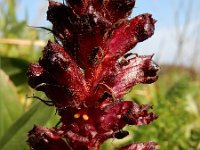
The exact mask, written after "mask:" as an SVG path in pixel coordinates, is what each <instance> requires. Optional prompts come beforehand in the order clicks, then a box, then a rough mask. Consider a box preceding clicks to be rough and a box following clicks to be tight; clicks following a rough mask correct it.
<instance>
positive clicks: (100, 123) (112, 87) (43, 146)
mask: <svg viewBox="0 0 200 150" xmlns="http://www.w3.org/2000/svg"><path fill="white" fill-rule="evenodd" d="M134 5H135V0H66V1H65V3H64V2H63V3H59V2H54V1H52V0H49V8H48V11H47V19H48V20H49V21H50V22H51V23H52V24H53V27H52V30H50V31H51V32H52V33H53V35H54V37H55V41H54V42H52V41H49V42H48V44H47V45H46V46H45V47H44V50H43V57H42V58H41V59H40V60H39V63H38V64H30V66H29V70H28V72H27V78H28V83H29V85H30V86H31V87H32V88H34V89H35V90H38V91H43V92H44V93H45V94H46V96H47V97H48V98H49V101H43V102H45V103H46V104H48V105H52V106H55V107H56V109H57V111H58V114H59V115H60V122H61V123H60V126H56V127H54V128H52V129H47V128H43V127H40V126H34V128H33V129H32V130H31V131H30V132H29V134H28V143H29V145H30V147H31V150H68V149H73V150H98V149H99V148H100V145H101V144H102V143H103V142H104V141H105V140H107V139H108V138H117V139H122V138H124V137H126V136H127V135H128V134H129V133H128V131H125V130H123V127H124V126H125V125H146V124H149V123H151V122H152V121H153V120H155V119H156V118H157V115H155V114H154V113H152V112H148V110H149V109H151V108H152V106H150V105H138V104H136V103H134V102H133V101H131V100H127V101H124V100H123V99H122V96H123V95H124V94H126V93H127V91H128V90H129V89H130V88H131V87H132V86H134V85H136V84H139V83H146V84H150V83H153V82H154V81H156V80H157V78H158V76H157V72H158V70H159V67H158V65H157V64H155V63H154V62H153V60H152V55H147V56H140V55H137V54H132V53H128V52H129V51H130V50H131V49H132V48H134V47H135V46H136V44H137V43H139V42H142V41H144V40H146V39H147V38H149V37H151V36H152V35H153V33H154V24H155V22H156V21H155V20H154V19H153V18H152V15H151V14H148V13H146V14H141V15H138V16H136V17H135V18H133V19H128V16H129V15H130V14H131V10H132V8H133V7H134ZM155 146H156V143H154V142H146V143H136V144H131V145H128V146H126V147H123V148H121V149H123V150H153V149H155Z"/></svg>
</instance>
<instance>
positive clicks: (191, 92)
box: [0, 0, 200, 150]
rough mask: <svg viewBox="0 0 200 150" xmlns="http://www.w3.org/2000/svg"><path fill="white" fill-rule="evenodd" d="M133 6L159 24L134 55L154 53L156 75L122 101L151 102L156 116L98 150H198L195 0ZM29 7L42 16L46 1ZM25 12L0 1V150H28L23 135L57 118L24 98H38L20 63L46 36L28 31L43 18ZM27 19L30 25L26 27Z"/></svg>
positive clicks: (34, 56)
mask: <svg viewBox="0 0 200 150" xmlns="http://www.w3.org/2000/svg"><path fill="white" fill-rule="evenodd" d="M138 1H139V2H138V3H136V4H137V5H136V6H138V7H136V12H135V13H133V16H134V15H136V14H137V13H140V11H141V12H146V11H148V12H150V13H151V11H153V12H152V13H154V14H155V16H156V17H157V18H156V19H158V20H159V22H160V23H158V31H156V34H155V38H152V39H149V40H147V41H145V42H144V44H143V43H142V44H141V47H140V46H137V47H136V49H135V50H134V52H135V51H136V52H138V53H144V54H149V53H155V61H157V62H158V63H159V65H161V72H160V78H159V80H158V81H157V82H156V83H154V84H151V85H138V86H136V87H134V88H133V89H132V90H131V91H130V93H128V94H127V95H126V96H125V99H132V100H134V101H136V102H137V103H140V104H152V105H153V106H154V109H153V111H154V112H156V113H157V114H158V115H159V119H158V120H156V121H154V122H153V123H152V124H151V125H148V126H140V127H134V126H127V127H126V128H127V129H128V130H129V131H130V135H129V136H128V137H126V138H124V139H122V140H113V139H110V140H108V141H107V142H105V144H104V145H103V146H102V149H104V150H112V149H115V148H117V147H120V146H122V145H126V144H127V143H132V142H144V141H155V142H157V143H159V148H160V149H161V150H200V73H199V70H200V68H199V66H200V63H199V60H200V59H199V57H200V56H199V55H200V49H199V48H200V47H199V42H200V34H198V33H199V30H200V28H198V27H200V19H199V18H195V17H196V15H197V12H198V11H197V10H198V9H196V7H197V6H200V5H199V3H198V0H191V1H189V0H188V1H187V0H182V1H180V0H175V1H174V3H173V1H170V0H169V1H168V3H167V1H165V2H164V1H162V2H160V1H156V0H149V1H148V2H147V1H146V2H147V3H145V1H144V0H138ZM36 2H38V5H35V10H34V11H33V10H32V9H31V10H32V11H33V12H37V13H38V14H40V13H45V11H46V9H47V5H46V3H47V1H43V2H42V1H37V0H36V1H35V2H34V3H36ZM39 3H40V4H39ZM21 5H23V7H22V6H21ZM160 5H161V6H160ZM143 6H144V8H143ZM159 6H160V7H161V8H160V9H156V8H159ZM170 6H173V7H170ZM30 7H31V4H29V5H26V3H25V2H24V1H23V0H21V1H20V0H0V150H13V149H16V150H26V149H29V148H28V146H27V143H26V139H27V132H28V131H29V130H30V129H31V128H32V127H33V125H34V124H40V125H43V126H46V127H52V126H55V125H56V123H57V122H58V120H59V118H58V117H57V116H56V115H55V113H56V111H55V109H53V108H49V107H47V106H45V105H44V104H42V103H41V102H38V101H37V100H32V99H31V98H28V97H29V96H33V95H37V96H40V97H43V98H45V96H44V95H43V94H42V93H40V92H36V91H34V90H32V89H31V88H29V87H28V85H27V81H26V75H25V74H26V71H27V67H28V64H29V63H30V62H33V63H34V62H37V60H38V58H39V57H40V56H41V51H42V49H43V46H44V45H45V43H46V42H47V40H48V39H52V35H51V34H48V32H47V31H44V30H41V29H36V28H33V27H30V26H45V27H50V24H47V23H46V22H44V20H45V19H46V18H40V17H38V16H37V15H34V14H35V13H33V12H29V11H28V10H29V9H30ZM164 7H167V8H168V9H167V10H166V9H164ZM19 8H20V9H19ZM22 8H24V9H22ZM37 8H38V11H37ZM41 8H42V9H41ZM148 8H152V10H149V9H148ZM162 8H163V9H162ZM198 8H199V7H198ZM39 9H40V10H41V11H39ZM166 11H167V12H166ZM34 17H35V18H36V19H33V20H36V22H31V21H30V20H31V19H32V18H34ZM37 17H38V19H37ZM30 18H31V19H30ZM193 18H195V19H193ZM194 20H195V21H194ZM169 22H170V23H169ZM171 27H172V28H171ZM159 33H160V34H159ZM173 38H174V39H173ZM170 40H171V41H170ZM148 41H149V42H148ZM145 43H146V45H145ZM140 49H142V50H145V51H143V52H142V51H140ZM148 49H151V50H153V49H155V51H152V52H151V51H148ZM146 50H147V51H146Z"/></svg>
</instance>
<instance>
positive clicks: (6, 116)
mask: <svg viewBox="0 0 200 150" xmlns="http://www.w3.org/2000/svg"><path fill="white" fill-rule="evenodd" d="M0 86H1V87H0V114H1V117H0V137H1V136H2V135H3V134H4V132H5V131H6V130H7V129H8V127H9V126H10V125H11V124H12V123H13V122H14V121H15V120H16V119H17V118H18V117H19V116H20V115H21V114H22V112H23V107H22V105H21V104H20V102H19V101H18V99H19V97H18V95H17V91H16V87H15V86H14V85H13V83H12V82H11V81H10V79H9V77H8V75H6V74H5V72H3V70H1V69H0Z"/></svg>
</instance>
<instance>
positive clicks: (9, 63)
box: [0, 57, 29, 86]
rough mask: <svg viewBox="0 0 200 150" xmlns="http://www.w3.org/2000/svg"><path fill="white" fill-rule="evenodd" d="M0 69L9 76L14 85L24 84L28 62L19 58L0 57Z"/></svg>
mask: <svg viewBox="0 0 200 150" xmlns="http://www.w3.org/2000/svg"><path fill="white" fill-rule="evenodd" d="M0 59H1V67H2V69H3V70H4V71H5V72H6V73H7V74H8V75H9V76H10V79H11V80H12V81H13V82H14V84H15V85H17V86H18V85H21V84H23V83H26V71H27V69H28V64H29V63H28V61H25V60H23V59H19V58H10V57H1V58H0Z"/></svg>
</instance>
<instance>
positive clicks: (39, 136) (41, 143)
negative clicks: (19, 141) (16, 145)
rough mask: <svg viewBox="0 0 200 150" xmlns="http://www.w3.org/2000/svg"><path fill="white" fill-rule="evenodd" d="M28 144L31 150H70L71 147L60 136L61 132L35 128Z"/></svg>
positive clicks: (30, 134)
mask: <svg viewBox="0 0 200 150" xmlns="http://www.w3.org/2000/svg"><path fill="white" fill-rule="evenodd" d="M27 142H28V143H29V145H30V148H31V150H69V149H70V147H69V146H68V144H67V143H66V142H65V141H64V140H63V139H62V136H61V135H59V131H57V130H54V129H47V128H43V127H40V126H34V128H33V129H32V130H31V131H29V134H28V140H27Z"/></svg>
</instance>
